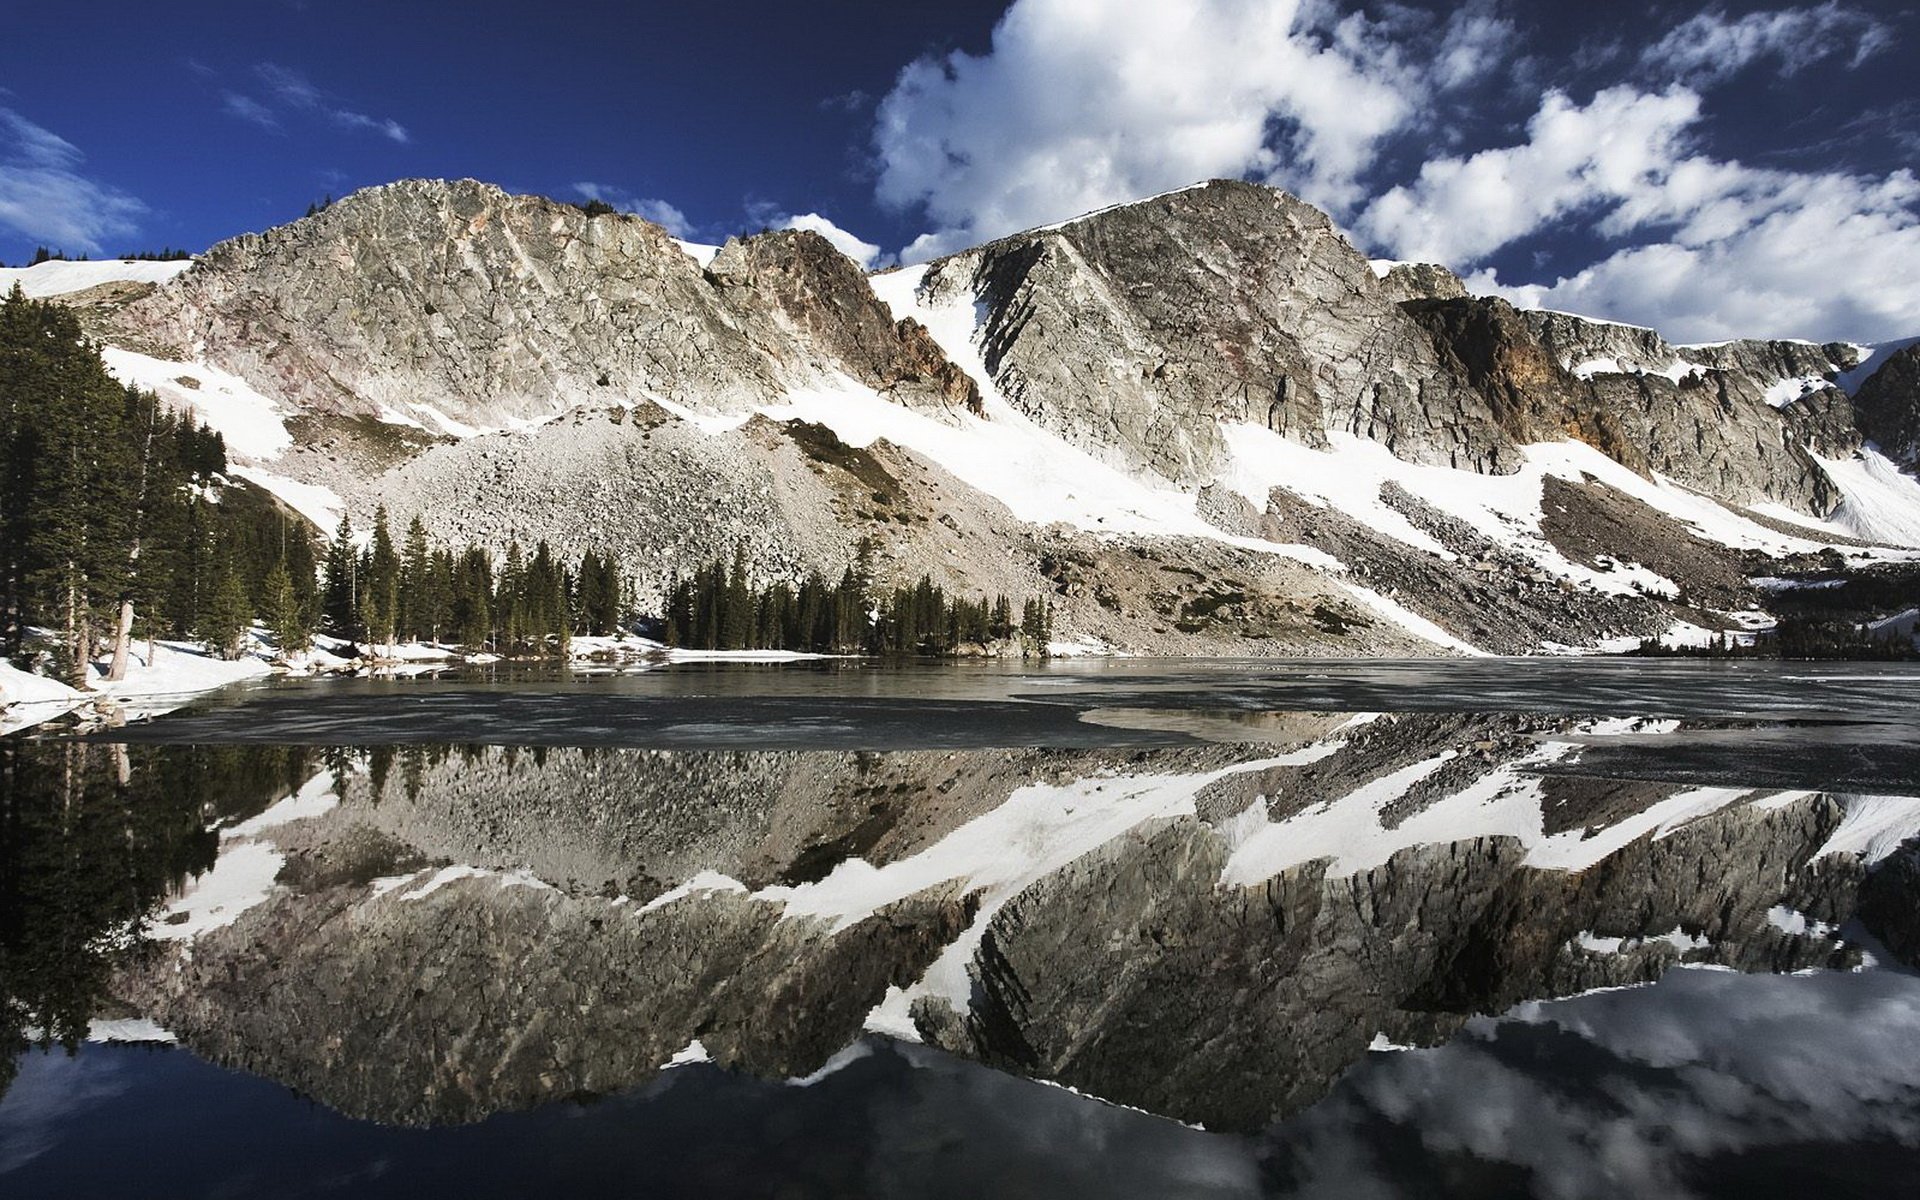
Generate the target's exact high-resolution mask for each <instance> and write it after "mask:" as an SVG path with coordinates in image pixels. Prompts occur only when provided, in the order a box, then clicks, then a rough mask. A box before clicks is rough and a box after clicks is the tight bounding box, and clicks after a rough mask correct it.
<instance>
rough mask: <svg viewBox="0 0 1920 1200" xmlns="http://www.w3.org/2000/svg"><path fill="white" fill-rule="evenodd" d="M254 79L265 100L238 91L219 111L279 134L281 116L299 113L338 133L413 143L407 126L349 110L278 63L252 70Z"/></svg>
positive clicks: (223, 99)
mask: <svg viewBox="0 0 1920 1200" xmlns="http://www.w3.org/2000/svg"><path fill="white" fill-rule="evenodd" d="M253 74H254V78H255V79H256V80H257V81H258V83H259V85H260V87H261V88H263V89H264V92H263V95H265V97H266V99H265V100H264V101H263V100H260V99H256V98H255V97H253V96H251V95H247V94H244V93H241V92H235V91H223V92H222V93H221V94H220V107H221V109H222V111H224V112H225V113H227V115H229V116H232V117H236V118H238V119H239V120H242V121H247V122H249V123H251V124H254V125H258V126H260V127H261V128H263V129H274V130H278V129H279V128H280V127H281V116H282V114H289V113H299V114H302V115H304V116H307V117H310V118H314V119H317V120H320V121H324V122H326V123H327V124H329V125H332V126H334V127H335V128H336V129H343V130H349V131H359V130H364V131H366V132H369V133H376V134H378V135H380V136H381V137H384V138H386V139H387V140H388V141H391V142H398V143H400V144H402V145H405V144H406V143H408V142H409V141H411V140H412V137H411V135H410V134H408V132H407V128H406V126H404V125H402V124H401V123H400V122H398V121H396V120H393V119H392V118H390V117H374V116H369V115H368V114H366V113H364V112H361V111H359V110H358V109H355V108H352V107H349V106H348V105H346V104H344V103H342V102H341V101H340V100H339V99H337V98H336V97H334V96H332V95H330V94H328V93H327V92H325V91H323V90H321V89H320V88H319V87H318V86H316V85H315V84H314V82H313V81H312V80H310V79H308V78H307V77H306V76H305V75H302V74H301V73H300V72H298V71H295V70H293V69H291V68H289V67H283V66H280V65H279V64H278V63H261V64H260V65H258V66H256V67H255V68H254V69H253Z"/></svg>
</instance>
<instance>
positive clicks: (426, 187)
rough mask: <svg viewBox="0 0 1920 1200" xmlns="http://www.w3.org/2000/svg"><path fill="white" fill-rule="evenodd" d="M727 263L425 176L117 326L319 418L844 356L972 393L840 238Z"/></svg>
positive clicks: (240, 243)
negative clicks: (890, 310) (869, 280)
mask: <svg viewBox="0 0 1920 1200" xmlns="http://www.w3.org/2000/svg"><path fill="white" fill-rule="evenodd" d="M717 261H718V272H717V273H715V274H709V273H708V272H706V271H704V270H703V269H702V267H701V265H700V264H699V263H698V262H697V261H695V259H694V257H693V256H692V254H691V253H689V252H688V251H687V250H686V249H684V248H683V247H682V246H681V245H680V244H679V243H677V242H675V241H674V240H673V239H672V238H671V237H669V236H668V235H667V233H666V231H665V230H663V229H661V228H660V227H659V226H657V225H654V224H652V223H651V222H648V221H644V220H641V219H640V218H638V217H631V216H624V215H621V214H617V213H602V214H599V215H589V214H588V213H586V212H585V211H583V210H581V209H580V208H577V207H575V206H573V205H568V204H561V203H558V202H555V201H551V200H547V199H544V198H542V197H538V196H510V195H507V194H506V193H504V192H502V191H500V190H499V189H497V188H494V187H492V186H490V185H487V184H482V183H477V182H474V181H472V180H460V181H457V182H442V181H435V180H408V181H404V182H401V183H395V184H389V185H387V186H385V187H378V188H370V189H368V190H366V191H362V192H357V193H355V194H354V195H352V196H349V197H347V198H346V199H344V200H342V201H340V202H339V203H337V204H335V205H333V206H331V207H329V208H327V209H325V210H324V211H322V212H320V213H318V214H316V215H314V216H311V217H308V218H306V219H305V220H301V221H296V222H294V223H293V224H291V225H286V226H282V227H280V228H278V229H274V230H270V231H268V232H267V233H265V234H248V235H245V236H242V237H238V238H235V239H233V240H231V241H227V242H223V243H221V244H220V245H218V246H215V247H214V248H213V249H212V250H210V251H208V253H207V254H206V255H205V256H204V257H203V258H202V259H201V260H200V261H199V262H197V263H196V264H195V265H194V267H193V269H192V270H190V271H188V272H186V273H185V274H184V275H182V276H180V277H179V278H177V279H175V280H173V281H171V282H170V283H168V284H167V285H166V286H164V287H162V288H160V289H158V290H157V291H156V292H155V293H154V294H153V295H151V296H149V297H147V298H145V299H143V300H140V301H138V302H136V303H134V304H131V305H129V306H128V307H127V308H126V309H124V310H122V311H121V312H119V313H118V314H115V315H114V316H113V317H112V318H111V319H110V320H109V322H108V328H109V330H110V335H111V336H113V337H114V338H115V339H116V340H120V341H125V342H127V343H129V344H136V345H140V346H146V347H150V348H171V349H172V351H173V352H174V355H175V356H176V357H181V358H188V357H197V358H201V359H203V360H205V361H207V362H210V363H212V364H213V365H216V366H219V367H222V368H224V369H226V370H229V371H231V372H233V373H234V374H236V375H239V376H240V377H242V378H243V379H245V380H247V381H248V382H249V383H251V384H252V385H253V386H254V387H256V388H258V389H259V390H260V391H262V392H265V393H266V394H268V395H270V396H274V397H276V398H278V399H280V400H283V401H287V402H291V403H293V404H295V405H297V406H298V407H299V408H301V409H304V410H305V411H306V412H308V413H309V414H347V415H373V416H377V415H383V414H398V415H399V416H401V417H403V418H406V419H410V420H416V421H421V422H423V423H425V424H427V426H428V427H429V428H430V429H434V430H436V431H439V430H441V429H448V430H455V429H457V427H458V426H500V425H506V424H509V423H512V422H514V421H523V420H528V419H533V418H540V417H546V416H549V415H552V414H553V413H555V412H558V411H561V410H564V409H566V408H569V407H573V406H576V405H581V404H595V403H598V404H605V403H607V402H609V401H614V400H630V399H639V398H642V397H647V396H658V397H662V398H665V399H667V400H670V401H673V402H676V403H679V404H684V405H687V406H689V407H692V408H695V409H698V410H701V411H707V412H729V411H738V410H740V409H743V408H748V407H752V406H754V405H758V404H767V403H772V402H773V401H775V400H776V399H778V398H779V396H780V395H781V394H782V393H783V392H785V391H786V389H787V388H789V387H794V386H804V385H807V384H810V383H818V382H821V381H823V380H825V379H827V378H828V377H829V373H830V372H832V371H834V370H836V369H838V370H844V371H846V372H847V373H848V374H851V375H853V376H854V377H855V378H858V379H861V380H863V381H865V382H869V383H872V384H873V385H875V386H876V387H880V388H882V389H883V390H888V391H897V392H899V393H900V394H901V395H902V396H917V397H920V398H922V399H923V400H926V401H932V402H937V403H955V404H958V405H961V406H965V405H966V404H968V403H969V401H970V399H972V397H970V395H969V393H968V391H967V388H966V381H965V379H964V376H963V375H961V374H960V373H958V372H957V371H956V370H955V369H954V368H953V367H952V366H951V364H949V363H947V362H946V361H945V359H944V356H942V355H941V354H940V353H939V351H938V348H937V347H935V346H933V345H932V344H931V343H930V341H929V340H928V339H927V338H926V337H925V336H924V334H920V333H916V332H915V331H913V330H911V329H902V328H896V327H895V325H894V323H893V322H892V321H891V320H889V319H888V318H887V316H886V313H885V310H884V309H883V308H881V307H880V306H879V305H878V303H877V302H876V301H875V300H874V299H873V297H872V294H871V292H870V290H868V289H866V288H865V286H864V282H863V281H862V279H861V276H860V273H859V270H858V268H857V267H855V266H854V265H853V263H852V262H850V261H848V260H847V259H846V258H845V257H844V256H843V255H841V254H839V252H837V251H835V250H834V249H833V248H832V247H831V246H829V245H828V244H827V243H826V242H825V240H824V239H821V238H820V237H819V236H818V235H816V234H795V233H784V234H769V235H763V236H762V237H759V238H753V239H749V240H748V241H747V242H745V243H737V242H736V243H733V244H732V245H730V246H729V248H728V249H727V250H726V251H724V252H723V254H722V256H721V258H720V259H719V260H717ZM728 284H732V285H734V286H727V285H728ZM436 413H437V414H439V416H441V417H445V418H448V419H450V421H437V420H436V418H435V416H434V414H436Z"/></svg>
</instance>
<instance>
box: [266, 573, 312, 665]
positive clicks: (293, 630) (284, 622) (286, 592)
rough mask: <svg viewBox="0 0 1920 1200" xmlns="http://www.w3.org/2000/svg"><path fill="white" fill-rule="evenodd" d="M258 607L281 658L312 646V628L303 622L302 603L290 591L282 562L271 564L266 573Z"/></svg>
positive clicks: (303, 611)
mask: <svg viewBox="0 0 1920 1200" xmlns="http://www.w3.org/2000/svg"><path fill="white" fill-rule="evenodd" d="M261 607H262V608H263V609H264V610H265V612H266V618H267V627H268V628H269V629H271V630H272V631H273V637H274V641H275V642H276V643H277V644H278V645H279V647H280V654H281V656H282V657H286V658H290V657H292V656H294V655H296V654H303V653H305V652H306V651H307V649H308V648H309V647H311V646H312V645H313V630H312V629H311V627H309V626H308V624H307V609H306V606H305V605H303V604H302V603H301V601H300V597H299V596H298V595H297V594H296V593H295V591H294V586H293V578H292V575H291V574H290V573H289V572H288V570H287V566H286V564H285V563H275V564H274V565H273V569H272V570H271V571H268V572H267V580H266V585H265V592H264V595H263V596H262V597H261Z"/></svg>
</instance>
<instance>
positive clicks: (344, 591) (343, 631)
mask: <svg viewBox="0 0 1920 1200" xmlns="http://www.w3.org/2000/svg"><path fill="white" fill-rule="evenodd" d="M359 576H360V551H359V550H358V549H357V548H356V547H355V546H354V544H353V522H352V520H350V519H349V518H348V517H347V516H346V515H345V514H342V515H341V517H340V526H339V528H338V529H336V530H335V531H334V535H333V541H332V542H331V543H329V544H328V546H327V566H326V582H325V584H324V585H323V586H322V588H321V592H322V596H321V599H322V607H323V609H324V613H325V616H326V623H327V625H328V626H329V627H330V628H331V629H332V630H333V632H334V633H335V634H337V635H338V636H340V637H343V638H352V637H353V636H354V630H355V628H356V627H357V626H358V623H359V619H360V579H359Z"/></svg>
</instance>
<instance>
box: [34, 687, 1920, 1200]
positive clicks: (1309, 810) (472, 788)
mask: <svg viewBox="0 0 1920 1200" xmlns="http://www.w3.org/2000/svg"><path fill="white" fill-rule="evenodd" d="M1917 704H1920V672H1915V671H1913V670H1910V669H1901V668H1887V667H1877V666H1865V667H1863V666H1861V665H1857V664H1842V665H1807V664H1785V665H1782V664H1749V663H1740V664H1725V663H1698V662H1679V663H1672V662H1654V663H1621V662H1598V663H1596V662H1566V661H1557V662H1555V661H1548V662H1533V661H1527V662H1511V661H1495V662H1445V663H1378V662H1372V663H1351V664H1327V663H1312V664H1306V663H1298V664H1272V663H1262V664H1249V663H1217V664H1195V663H1191V662H1187V663H1104V664H1092V665H1078V666H1074V665H1067V666H1062V667H1058V668H1053V669H1049V670H1045V671H1032V670H1024V671H1023V670H1016V669H1011V668H1007V667H999V666H990V665H989V666H969V667H926V668H905V669H889V668H874V667H865V666H859V665H854V664H829V665H825V666H786V667H777V668H776V667H748V666H741V665H730V666H727V667H706V668H702V667H674V668H666V669H659V670H653V671H648V672H642V673H633V674H623V673H619V672H602V673H594V674H587V673H563V674H537V673H526V672H516V673H510V674H480V673H476V674H469V675H464V676H440V677H432V678H415V679H404V680H334V681H318V682H312V681H310V682H284V681H280V682H275V683H271V684H267V685H255V686H251V687H247V688H242V689H235V690H233V691H230V692H227V693H223V694H220V695H217V696H214V697H210V698H207V699H205V700H202V701H199V702H196V703H195V704H193V705H191V706H190V707H188V708H186V709H183V710H180V711H178V712H175V713H172V714H169V715H167V716H163V717H160V718H158V719H155V720H152V721H150V722H143V723H140V724H136V725H131V726H126V727H123V728H120V729H112V730H104V731H92V732H84V733H81V734H80V735H79V736H74V735H73V732H72V731H42V733H43V736H41V737H38V738H33V739H21V738H15V739H11V740H7V741H0V786H4V790H5V801H4V803H5V806H6V807H5V811H4V822H3V823H0V868H4V870H3V871H0V994H4V996H5V998H6V1003H7V1005H8V1008H9V1012H8V1013H7V1015H6V1018H5V1024H6V1026H7V1027H8V1028H10V1029H12V1030H16V1031H18V1046H17V1047H16V1051H15V1053H13V1054H12V1055H10V1056H9V1057H7V1058H4V1059H0V1063H4V1064H5V1066H3V1067H0V1072H4V1074H0V1086H4V1087H5V1089H6V1090H5V1092H4V1095H0V1192H4V1194H7V1195H21V1196H91V1195H115V1194H140V1195H147V1196H212V1195H218V1196H254V1195H260V1196H308V1195H314V1196H319V1195H329V1196H331V1195H350V1196H368V1195H372V1196H383V1195H394V1196H408V1197H418V1196H420V1195H422V1194H456V1193H457V1194H468V1195H481V1196H491V1195H502V1196H511V1195H536V1194H538V1195H550V1194H551V1195H568V1194H573V1195H645V1196H653V1195H662V1196H666V1195H701V1196H736V1195H737V1196H767V1195H781V1196H786V1195H791V1196H863V1195H870V1196H947V1195H951V1196H995V1195H1003V1196H1028V1195H1031V1196H1187V1195H1191V1196H1253V1195H1329V1196H1347V1195H1386V1196H1400V1195H1405V1196H1453V1195H1460V1196H1480V1195H1514V1196H1525V1195H1541V1196H1603V1195H1604V1196H1618V1195H1663V1196H1665V1195H1698V1196H1723V1195H1724V1196H1736V1195H1737V1196H1753V1195H1807V1194H1820V1195H1876V1196H1878V1195H1885V1194H1888V1192H1889V1191H1892V1192H1893V1193H1895V1194H1898V1193H1899V1192H1900V1191H1901V1190H1902V1189H1903V1188H1905V1187H1906V1186H1908V1181H1910V1180H1911V1179H1912V1178H1914V1177H1915V1172H1916V1170H1920V1058H1917V1057H1916V1056H1915V1055H1913V1053H1912V1051H1911V1047H1912V1046H1914V1045H1915V1044H1920V1041H1917V1040H1916V1039H1917V1037H1920V976H1916V975H1915V973H1914V972H1913V970H1912V969H1911V967H1910V966H1908V965H1907V964H1909V963H1911V962H1914V961H1916V960H1920V854H1916V853H1915V850H1914V847H1913V846H1911V845H1909V844H1908V842H1907V839H1909V838H1910V837H1912V836H1913V835H1914V834H1916V833H1920V800H1916V799H1914V798H1913V797H1914V796H1915V795H1916V794H1920V744H1917V743H1916V740H1915V738H1916V735H1915V731H1914V729H1913V721H1912V714H1913V713H1914V712H1916V711H1920V707H1916V705H1917Z"/></svg>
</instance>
